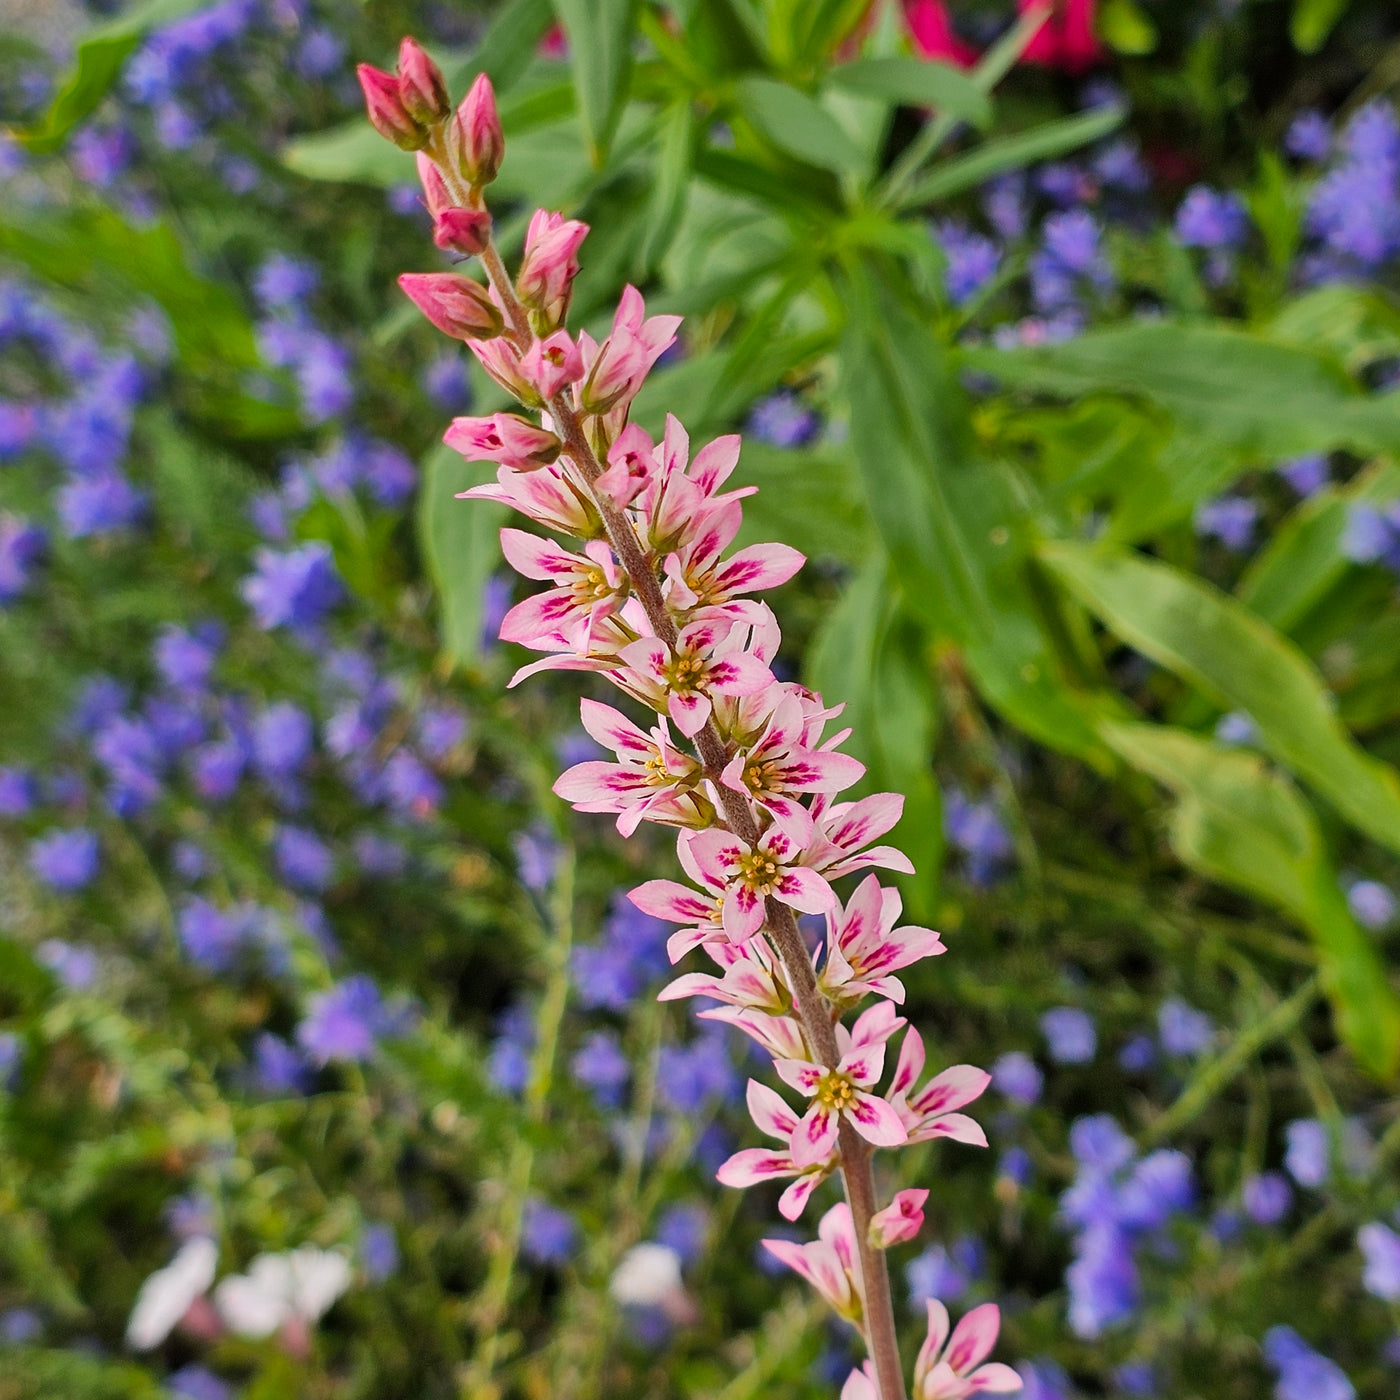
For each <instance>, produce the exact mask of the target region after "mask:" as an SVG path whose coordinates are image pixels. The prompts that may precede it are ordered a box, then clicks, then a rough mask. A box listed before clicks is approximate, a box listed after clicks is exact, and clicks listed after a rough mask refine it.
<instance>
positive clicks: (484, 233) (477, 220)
mask: <svg viewBox="0 0 1400 1400" xmlns="http://www.w3.org/2000/svg"><path fill="white" fill-rule="evenodd" d="M490 238H491V216H490V214H488V213H487V212H486V210H484V209H444V210H443V211H442V212H441V213H440V214H439V215H438V216H437V220H436V222H435V223H434V225H433V242H434V243H436V244H437V245H438V247H439V248H441V249H442V250H443V252H444V253H479V252H480V251H481V250H482V249H483V248H484V247H485V246H486V244H487V243H488V242H489V241H490Z"/></svg>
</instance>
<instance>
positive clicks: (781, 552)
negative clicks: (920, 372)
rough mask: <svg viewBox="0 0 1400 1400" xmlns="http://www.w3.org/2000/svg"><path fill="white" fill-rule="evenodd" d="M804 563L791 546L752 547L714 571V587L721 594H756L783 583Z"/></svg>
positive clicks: (802, 557)
mask: <svg viewBox="0 0 1400 1400" xmlns="http://www.w3.org/2000/svg"><path fill="white" fill-rule="evenodd" d="M720 547H721V548H723V546H720ZM715 552H716V553H718V550H716V551H715ZM806 562H807V556H806V555H805V554H800V553H799V552H798V551H797V550H795V549H793V548H792V546H791V545H786V544H751V545H749V546H748V548H747V549H741V550H739V551H738V552H737V553H736V554H733V555H731V556H730V558H728V559H727V560H725V562H724V563H723V564H722V565H721V566H720V567H719V568H718V569H716V570H715V584H716V586H717V588H718V590H719V591H721V592H724V593H759V592H762V590H763V589H765V588H776V587H778V585H779V584H782V583H786V582H787V581H788V579H790V578H791V577H792V576H793V575H794V574H795V573H796V572H797V571H798V570H799V569H800V568H801V567H802V566H803V565H804V564H805V563H806Z"/></svg>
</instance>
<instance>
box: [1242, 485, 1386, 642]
mask: <svg viewBox="0 0 1400 1400" xmlns="http://www.w3.org/2000/svg"><path fill="white" fill-rule="evenodd" d="M1397 497H1400V467H1396V466H1395V465H1394V464H1392V463H1390V462H1377V463H1375V464H1374V465H1373V466H1371V467H1368V468H1367V469H1366V470H1365V471H1363V472H1361V473H1359V474H1358V475H1357V476H1355V477H1353V478H1352V480H1351V481H1349V482H1348V483H1347V484H1346V485H1345V486H1343V487H1333V486H1329V487H1325V488H1324V489H1323V490H1321V491H1319V492H1318V493H1317V494H1316V495H1315V496H1313V497H1311V498H1310V499H1309V500H1306V501H1304V502H1303V503H1302V504H1301V505H1299V506H1298V508H1297V509H1296V510H1294V511H1293V512H1292V513H1291V514H1290V515H1289V516H1288V518H1287V519H1286V520H1285V521H1284V522H1283V524H1282V525H1280V526H1279V528H1278V529H1277V530H1276V531H1275V532H1274V534H1273V535H1272V536H1271V538H1270V539H1269V542H1268V544H1267V545H1265V546H1264V548H1263V549H1262V550H1260V551H1259V553H1258V554H1257V555H1256V556H1255V557H1254V558H1253V559H1252V560H1251V561H1250V564H1249V567H1248V568H1247V569H1246V570H1245V573H1244V577H1243V578H1242V579H1241V580H1240V584H1239V587H1238V588H1237V589H1236V590H1235V596H1236V597H1237V598H1239V600H1240V602H1242V603H1243V604H1245V606H1246V607H1248V608H1250V609H1252V610H1253V611H1254V612H1255V613H1257V614H1258V615H1259V616H1260V617H1261V618H1263V619H1264V621H1265V622H1267V623H1269V624H1270V625H1271V626H1274V627H1277V628H1278V629H1279V630H1280V631H1283V632H1288V631H1291V630H1292V629H1293V627H1294V626H1295V625H1296V624H1297V623H1299V622H1300V621H1301V620H1302V619H1303V618H1304V617H1305V616H1307V614H1308V612H1309V611H1310V610H1311V609H1312V608H1314V607H1316V606H1317V604H1318V603H1319V602H1320V601H1321V599H1322V598H1323V597H1324V596H1325V595H1326V594H1327V592H1328V591H1329V590H1330V589H1331V588H1332V587H1333V586H1334V585H1335V584H1336V583H1337V582H1338V580H1339V579H1341V577H1342V576H1343V574H1345V573H1346V571H1347V570H1348V569H1349V568H1351V567H1352V563H1351V560H1350V559H1348V558H1347V557H1346V555H1345V554H1344V553H1343V552H1342V538H1343V536H1344V535H1345V534H1346V528H1347V518H1348V516H1349V515H1350V514H1351V508H1352V506H1353V505H1357V504H1364V505H1385V504H1387V503H1388V502H1390V501H1393V500H1395V499H1396V498H1397Z"/></svg>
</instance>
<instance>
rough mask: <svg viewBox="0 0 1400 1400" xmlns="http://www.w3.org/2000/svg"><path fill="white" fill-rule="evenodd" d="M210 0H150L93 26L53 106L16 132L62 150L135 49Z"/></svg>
mask: <svg viewBox="0 0 1400 1400" xmlns="http://www.w3.org/2000/svg"><path fill="white" fill-rule="evenodd" d="M206 3H207V0H145V3H144V4H143V3H137V4H136V5H134V6H133V7H132V8H131V9H129V10H127V11H125V12H124V13H122V14H120V15H118V16H116V18H115V19H110V20H108V21H107V22H106V23H104V24H99V25H97V26H95V27H94V28H92V29H89V30H88V31H87V33H86V34H84V35H83V36H82V38H80V39H79V40H78V47H77V52H76V54H75V55H74V67H73V71H72V72H71V73H70V74H69V75H68V77H67V79H66V80H65V81H64V83H63V85H62V86H61V87H60V88H59V90H58V94H57V96H55V98H54V100H53V102H52V103H51V104H50V105H49V108H48V110H47V111H46V112H45V113H44V114H43V116H42V117H40V118H39V120H38V121H36V122H35V123H34V125H33V126H30V127H25V128H21V129H19V130H17V131H16V132H14V135H15V136H16V137H17V138H18V140H19V141H20V142H21V143H22V144H23V145H25V146H26V147H28V149H29V150H31V151H33V152H35V154H37V155H43V154H47V153H48V152H51V151H56V150H58V148H59V147H60V146H62V145H63V143H64V141H65V140H67V138H68V134H69V132H71V131H72V130H73V128H74V127H76V126H78V125H79V124H80V123H81V122H83V121H84V120H85V119H86V118H87V117H89V116H91V115H92V113H93V112H95V111H96V110H97V108H98V106H99V105H100V104H101V102H102V99H103V98H104V97H106V95H107V93H108V92H109V91H110V90H111V88H112V85H113V84H114V83H115V82H116V80H117V78H118V76H119V75H120V74H121V71H122V68H123V66H124V65H125V63H126V60H127V58H128V57H129V56H130V55H131V53H132V51H133V50H134V49H135V48H136V47H137V45H139V44H140V42H141V40H142V39H143V38H145V36H146V34H147V33H148V31H150V30H152V29H155V28H158V27H159V26H160V25H163V24H169V23H170V22H171V21H172V20H177V19H179V18H180V17H181V16H182V15H187V14H189V13H190V12H191V11H192V10H197V9H199V8H200V7H201V6H202V5H204V4H206Z"/></svg>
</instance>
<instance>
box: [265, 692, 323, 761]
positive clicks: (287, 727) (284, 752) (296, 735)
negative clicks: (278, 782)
mask: <svg viewBox="0 0 1400 1400" xmlns="http://www.w3.org/2000/svg"><path fill="white" fill-rule="evenodd" d="M252 737H253V761H254V763H255V764H256V765H257V769H258V772H259V773H261V774H262V776H263V777H264V778H268V779H278V778H287V777H290V776H291V775H292V774H293V773H295V772H296V771H297V770H298V769H300V768H301V767H302V766H303V765H304V764H305V763H306V761H307V759H308V758H310V757H311V749H312V745H313V743H314V741H315V729H314V726H313V724H312V720H311V716H310V715H309V714H308V713H307V712H306V711H305V710H304V709H302V708H301V706H300V705H296V704H294V703H293V702H292V701H290V700H279V701H277V702H276V703H275V704H272V705H269V706H268V707H267V709H265V710H264V711H263V712H262V714H260V715H259V716H258V717H257V718H256V719H255V720H254V721H253V736H252Z"/></svg>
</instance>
